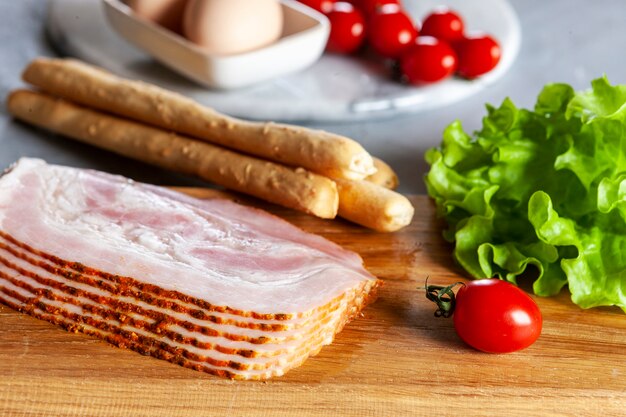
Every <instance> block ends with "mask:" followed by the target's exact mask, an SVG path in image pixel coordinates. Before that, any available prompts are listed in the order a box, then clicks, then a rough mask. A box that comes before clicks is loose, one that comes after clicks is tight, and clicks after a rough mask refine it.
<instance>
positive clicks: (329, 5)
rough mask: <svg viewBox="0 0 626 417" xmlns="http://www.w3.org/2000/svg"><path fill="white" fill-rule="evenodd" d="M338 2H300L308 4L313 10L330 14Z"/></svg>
mask: <svg viewBox="0 0 626 417" xmlns="http://www.w3.org/2000/svg"><path fill="white" fill-rule="evenodd" d="M335 1H336V0H300V3H302V4H306V5H307V6H309V7H310V8H312V9H315V10H317V11H318V12H321V13H324V14H326V13H330V11H331V10H332V9H333V4H335Z"/></svg>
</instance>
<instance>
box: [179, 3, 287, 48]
mask: <svg viewBox="0 0 626 417" xmlns="http://www.w3.org/2000/svg"><path fill="white" fill-rule="evenodd" d="M282 28H283V13H282V6H281V5H280V2H279V1H278V0H189V4H188V5H187V8H186V10H185V16H184V19H183V31H184V35H185V36H186V37H187V38H188V39H189V40H190V41H192V42H194V43H196V44H198V45H200V46H202V47H203V48H205V49H206V50H207V52H210V53H214V54H217V55H231V54H237V53H241V52H248V51H251V50H254V49H258V48H261V47H263V46H267V45H269V44H271V43H273V42H275V41H276V40H277V39H278V38H279V37H280V35H281V33H282Z"/></svg>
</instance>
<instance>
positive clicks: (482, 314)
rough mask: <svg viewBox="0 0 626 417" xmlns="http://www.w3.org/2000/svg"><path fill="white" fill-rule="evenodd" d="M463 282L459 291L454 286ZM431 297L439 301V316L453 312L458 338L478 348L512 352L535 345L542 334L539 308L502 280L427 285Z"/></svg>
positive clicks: (523, 294)
mask: <svg viewBox="0 0 626 417" xmlns="http://www.w3.org/2000/svg"><path fill="white" fill-rule="evenodd" d="M458 284H461V285H462V286H461V288H460V289H459V291H458V292H457V293H456V296H455V295H454V293H453V292H452V288H453V287H454V286H456V285H458ZM427 297H428V299H430V300H432V301H435V302H437V304H438V305H439V307H440V309H439V310H437V312H436V313H435V315H436V316H444V317H449V316H450V314H453V320H454V329H455V330H456V332H457V334H458V335H459V337H460V338H461V339H462V340H463V341H464V342H465V343H467V344H468V345H470V346H472V347H473V348H475V349H478V350H481V351H483V352H489V353H510V352H515V351H518V350H521V349H524V348H527V347H528V346H530V345H532V344H533V343H534V342H535V341H536V340H537V338H538V337H539V335H540V334H541V327H542V324H543V320H542V317H541V312H540V311H539V307H537V304H536V303H535V302H534V301H533V299H532V298H530V296H528V294H526V293H525V292H524V291H522V290H521V289H519V288H518V287H516V286H515V285H513V284H511V283H509V282H506V281H502V280H499V279H478V280H474V281H470V282H467V283H457V284H453V285H451V286H448V287H440V286H428V285H427Z"/></svg>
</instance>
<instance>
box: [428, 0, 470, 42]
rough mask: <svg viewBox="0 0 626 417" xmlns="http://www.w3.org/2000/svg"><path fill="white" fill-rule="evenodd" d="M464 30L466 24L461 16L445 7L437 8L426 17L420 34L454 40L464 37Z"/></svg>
mask: <svg viewBox="0 0 626 417" xmlns="http://www.w3.org/2000/svg"><path fill="white" fill-rule="evenodd" d="M463 30H464V24H463V20H462V19H461V16H459V15H458V14H457V13H455V12H453V11H452V10H450V9H448V8H445V7H443V8H439V9H436V10H435V11H433V12H432V13H431V14H429V15H428V16H427V17H426V19H424V22H423V23H422V29H421V30H420V34H422V35H426V36H433V37H435V38H437V39H441V40H443V41H446V42H453V41H457V40H459V39H461V38H463Z"/></svg>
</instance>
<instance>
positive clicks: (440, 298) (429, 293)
mask: <svg viewBox="0 0 626 417" xmlns="http://www.w3.org/2000/svg"><path fill="white" fill-rule="evenodd" d="M457 285H463V286H464V285H465V284H464V283H462V282H460V281H459V282H455V283H454V284H452V285H448V286H447V287H444V286H441V285H428V278H426V298H428V299H429V300H430V301H432V302H434V303H435V304H437V311H435V317H445V318H448V317H451V316H452V314H453V313H454V307H455V306H456V298H455V296H454V291H452V289H453V288H454V287H456V286H457Z"/></svg>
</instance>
